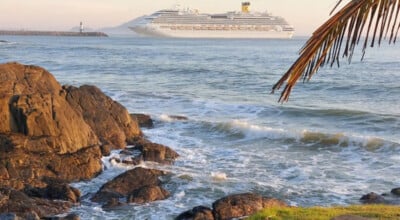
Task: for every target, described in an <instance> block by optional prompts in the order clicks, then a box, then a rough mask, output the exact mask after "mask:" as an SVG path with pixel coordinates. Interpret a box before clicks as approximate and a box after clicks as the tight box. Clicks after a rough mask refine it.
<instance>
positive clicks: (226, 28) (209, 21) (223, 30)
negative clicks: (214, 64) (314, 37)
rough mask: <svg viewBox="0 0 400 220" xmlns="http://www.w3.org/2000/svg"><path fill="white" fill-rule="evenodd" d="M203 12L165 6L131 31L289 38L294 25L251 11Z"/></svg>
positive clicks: (244, 5)
mask: <svg viewBox="0 0 400 220" xmlns="http://www.w3.org/2000/svg"><path fill="white" fill-rule="evenodd" d="M249 6H250V3H249V2H243V3H242V9H241V11H240V12H227V13H222V14H202V13H199V12H198V11H197V10H189V9H186V10H179V9H164V10H160V11H157V12H155V13H153V14H152V15H150V16H146V17H145V18H144V19H143V20H142V21H141V22H139V23H138V24H137V25H135V26H133V27H130V28H131V29H132V30H133V31H135V32H137V33H139V34H142V35H147V36H156V37H178V38H291V37H292V36H293V33H294V28H293V27H292V26H291V25H289V24H288V23H287V22H286V20H285V19H284V18H282V17H278V16H272V15H270V14H269V13H266V12H264V13H260V12H250V10H249Z"/></svg>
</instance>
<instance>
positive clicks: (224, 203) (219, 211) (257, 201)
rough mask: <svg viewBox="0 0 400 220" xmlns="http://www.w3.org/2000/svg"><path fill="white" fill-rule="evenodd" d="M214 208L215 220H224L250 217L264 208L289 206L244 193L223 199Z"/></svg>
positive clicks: (273, 199)
mask: <svg viewBox="0 0 400 220" xmlns="http://www.w3.org/2000/svg"><path fill="white" fill-rule="evenodd" d="M212 206H213V215H214V217H215V219H219V220H224V219H232V218H240V217H245V216H249V215H252V214H254V213H256V212H257V211H260V210H262V209H264V208H269V207H286V206H287V204H286V203H285V202H283V201H280V200H278V199H275V198H268V197H263V196H261V195H257V194H253V193H243V194H236V195H230V196H227V197H224V198H221V199H219V200H217V201H215V202H214V203H213V204H212Z"/></svg>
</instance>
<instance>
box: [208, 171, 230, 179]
mask: <svg viewBox="0 0 400 220" xmlns="http://www.w3.org/2000/svg"><path fill="white" fill-rule="evenodd" d="M211 178H212V179H213V180H215V181H224V180H226V179H228V177H227V176H226V173H223V172H211Z"/></svg>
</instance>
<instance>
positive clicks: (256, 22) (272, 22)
mask: <svg viewBox="0 0 400 220" xmlns="http://www.w3.org/2000/svg"><path fill="white" fill-rule="evenodd" d="M153 23H160V24H162V23H168V24H175V23H184V24H249V23H251V24H258V25H262V24H266V25H288V24H287V23H286V22H284V21H265V20H252V21H245V20H240V21H232V20H202V19H196V20H194V19H190V20H189V19H155V20H153Z"/></svg>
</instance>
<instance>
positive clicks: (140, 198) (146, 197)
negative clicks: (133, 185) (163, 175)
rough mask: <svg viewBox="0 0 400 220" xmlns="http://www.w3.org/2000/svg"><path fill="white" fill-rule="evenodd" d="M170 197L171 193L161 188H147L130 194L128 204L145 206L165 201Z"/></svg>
mask: <svg viewBox="0 0 400 220" xmlns="http://www.w3.org/2000/svg"><path fill="white" fill-rule="evenodd" d="M169 195H170V193H169V192H168V191H167V190H165V189H163V188H162V187H160V186H155V185H153V186H145V187H142V188H140V189H138V190H136V191H134V192H133V193H132V194H130V195H129V197H128V202H129V203H137V204H143V203H148V202H153V201H157V200H164V199H166V198H168V197H169Z"/></svg>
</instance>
